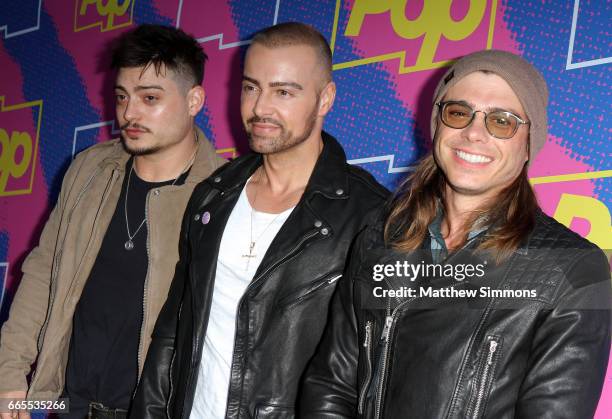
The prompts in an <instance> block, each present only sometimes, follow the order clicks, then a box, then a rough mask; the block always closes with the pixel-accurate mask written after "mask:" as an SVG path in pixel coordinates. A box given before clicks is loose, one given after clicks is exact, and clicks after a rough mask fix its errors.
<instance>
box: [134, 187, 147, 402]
mask: <svg viewBox="0 0 612 419" xmlns="http://www.w3.org/2000/svg"><path fill="white" fill-rule="evenodd" d="M150 195H151V191H149V192H148V193H147V198H146V202H145V220H146V221H145V224H146V226H147V246H146V248H147V263H148V265H147V275H146V276H145V281H144V287H143V294H142V322H141V324H140V332H139V334H138V381H137V382H140V372H141V371H142V368H143V367H144V365H143V364H142V362H143V359H142V355H143V353H142V347H143V344H142V336H143V335H144V330H145V325H146V319H147V295H148V285H149V277H150V272H151V231H150V230H149V203H150V202H151V201H150V199H149V198H150ZM135 394H136V389H134V393H133V394H132V397H134V395H135Z"/></svg>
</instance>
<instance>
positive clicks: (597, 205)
mask: <svg viewBox="0 0 612 419" xmlns="http://www.w3.org/2000/svg"><path fill="white" fill-rule="evenodd" d="M554 218H555V219H556V220H557V221H559V222H560V223H561V224H563V225H565V226H567V227H569V226H570V225H571V223H572V220H573V219H574V218H582V219H585V220H587V221H588V222H589V224H590V225H591V229H590V231H589V234H588V235H587V236H586V238H587V239H588V240H590V241H592V242H593V243H595V244H596V245H597V246H599V247H600V248H601V249H612V226H611V222H610V221H611V220H610V211H608V207H606V205H605V204H604V203H603V202H601V201H599V200H597V199H595V198H591V197H589V196H583V195H573V194H567V193H564V194H562V195H561V200H560V201H559V205H558V206H557V210H556V211H555V215H554ZM608 256H609V255H608Z"/></svg>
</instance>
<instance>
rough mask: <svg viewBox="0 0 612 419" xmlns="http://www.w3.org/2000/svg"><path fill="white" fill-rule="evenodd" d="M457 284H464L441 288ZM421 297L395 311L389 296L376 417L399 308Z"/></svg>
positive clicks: (402, 304) (412, 299) (380, 407)
mask: <svg viewBox="0 0 612 419" xmlns="http://www.w3.org/2000/svg"><path fill="white" fill-rule="evenodd" d="M457 285H462V284H453V285H450V286H448V287H442V288H441V289H446V288H454V287H455V286H457ZM418 298H420V297H413V298H410V299H408V300H406V301H404V302H403V303H401V304H399V305H398V306H397V307H395V309H394V310H393V311H391V298H387V315H386V317H385V327H384V329H383V331H382V334H381V336H380V339H381V341H383V342H384V347H383V352H382V365H381V371H380V377H379V381H378V389H377V391H376V408H375V411H374V419H379V418H380V415H381V410H382V402H383V394H382V393H383V390H384V383H385V378H386V377H385V375H386V373H387V364H388V360H389V353H390V352H391V336H392V335H393V330H394V329H395V321H396V320H397V313H398V312H399V310H400V309H401V308H402V307H404V306H405V305H407V304H409V303H411V302H412V301H414V300H416V299H418Z"/></svg>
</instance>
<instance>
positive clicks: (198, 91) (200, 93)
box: [187, 85, 206, 117]
mask: <svg viewBox="0 0 612 419" xmlns="http://www.w3.org/2000/svg"><path fill="white" fill-rule="evenodd" d="M205 98H206V93H205V92H204V88H202V86H199V85H198V86H194V87H192V88H191V89H189V91H188V92H187V103H188V106H189V115H190V116H193V117H195V116H196V115H197V114H198V112H200V110H201V109H202V107H203V106H204V99H205Z"/></svg>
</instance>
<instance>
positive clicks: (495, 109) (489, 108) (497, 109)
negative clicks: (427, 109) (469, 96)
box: [444, 99, 522, 118]
mask: <svg viewBox="0 0 612 419" xmlns="http://www.w3.org/2000/svg"><path fill="white" fill-rule="evenodd" d="M444 102H457V103H462V104H464V105H467V106H469V107H470V108H472V109H474V108H475V107H476V106H475V105H474V103H472V102H469V101H467V100H453V99H449V100H445V101H444ZM484 111H486V112H500V111H502V112H512V113H513V114H515V115H517V116H519V117H521V118H522V116H521V113H520V112H519V111H517V110H516V109H514V108H501V107H499V106H487V107H486V109H484Z"/></svg>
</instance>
